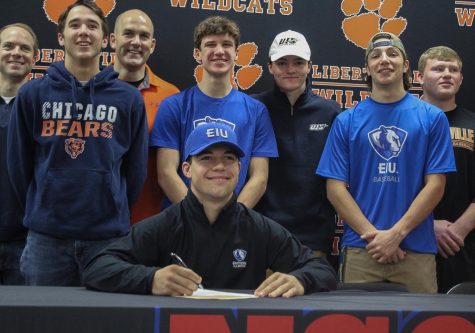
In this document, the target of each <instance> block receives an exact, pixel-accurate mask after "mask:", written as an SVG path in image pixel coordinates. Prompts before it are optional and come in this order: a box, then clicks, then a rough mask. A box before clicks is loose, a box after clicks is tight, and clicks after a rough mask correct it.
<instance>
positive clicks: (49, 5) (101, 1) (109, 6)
mask: <svg viewBox="0 0 475 333" xmlns="http://www.w3.org/2000/svg"><path fill="white" fill-rule="evenodd" d="M75 2H76V0H44V2H43V10H44V11H45V14H46V17H47V18H48V20H50V21H51V22H54V23H56V24H58V19H59V15H61V13H62V12H63V11H64V10H65V9H66V8H68V6H69V5H72V4H73V3H75ZM95 3H96V5H97V6H98V7H99V8H101V9H102V11H103V12H104V16H106V17H107V16H108V15H109V14H110V13H111V12H112V11H113V10H114V8H115V4H116V2H115V0H96V1H95Z"/></svg>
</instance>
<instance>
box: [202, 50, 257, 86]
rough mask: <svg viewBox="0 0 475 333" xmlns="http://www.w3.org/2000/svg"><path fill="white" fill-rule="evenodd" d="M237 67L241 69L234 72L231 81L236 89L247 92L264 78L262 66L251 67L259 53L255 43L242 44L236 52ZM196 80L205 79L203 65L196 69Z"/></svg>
mask: <svg viewBox="0 0 475 333" xmlns="http://www.w3.org/2000/svg"><path fill="white" fill-rule="evenodd" d="M236 52H237V57H236V64H235V65H236V66H237V67H239V69H238V70H237V71H236V72H234V71H233V72H232V73H231V75H230V77H229V80H230V81H231V84H232V85H233V88H235V89H242V90H247V89H249V88H250V87H252V86H253V85H254V84H255V83H256V82H257V80H259V79H260V78H261V76H262V66H260V65H251V63H252V61H253V60H254V58H255V57H256V55H257V53H258V48H257V45H256V44H255V43H243V44H240V45H239V46H238V48H237V50H236ZM194 76H195V80H196V82H201V79H202V78H203V65H198V66H196V67H195V74H194Z"/></svg>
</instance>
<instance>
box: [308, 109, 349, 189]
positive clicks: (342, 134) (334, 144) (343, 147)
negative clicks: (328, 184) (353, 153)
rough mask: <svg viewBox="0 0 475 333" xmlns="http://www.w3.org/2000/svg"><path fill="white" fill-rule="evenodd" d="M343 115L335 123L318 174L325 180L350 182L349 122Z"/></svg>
mask: <svg viewBox="0 0 475 333" xmlns="http://www.w3.org/2000/svg"><path fill="white" fill-rule="evenodd" d="M342 116H346V114H341V115H339V116H338V117H336V119H335V121H334V122H333V125H332V128H331V130H330V134H329V135H328V138H327V141H326V143H325V148H324V149H323V154H322V157H321V158H320V162H319V164H318V167H317V170H316V173H317V174H319V175H320V176H323V177H325V178H333V179H338V180H342V181H345V182H348V181H349V175H350V154H349V142H348V135H349V132H348V121H346V122H345V121H344V118H343V117H342Z"/></svg>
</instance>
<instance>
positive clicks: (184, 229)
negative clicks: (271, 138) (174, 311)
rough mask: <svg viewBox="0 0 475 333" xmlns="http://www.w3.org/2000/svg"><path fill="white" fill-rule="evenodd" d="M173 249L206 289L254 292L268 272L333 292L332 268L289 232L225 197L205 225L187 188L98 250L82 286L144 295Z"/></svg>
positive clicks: (199, 207) (307, 289) (310, 289)
mask: <svg viewBox="0 0 475 333" xmlns="http://www.w3.org/2000/svg"><path fill="white" fill-rule="evenodd" d="M170 252H175V253H177V254H178V255H179V256H180V257H181V258H182V259H183V261H184V262H185V263H186V264H187V265H188V267H189V268H190V269H192V270H193V271H194V272H196V273H197V274H199V275H200V276H201V277H202V278H203V282H202V284H203V286H204V287H205V288H216V289H255V288H257V287H258V286H259V284H260V283H261V282H262V281H264V279H265V275H266V269H267V268H271V269H272V270H273V271H278V272H284V273H290V274H292V275H294V276H296V277H297V278H298V279H299V280H300V281H301V282H302V284H303V286H304V288H305V292H306V293H310V292H316V291H324V290H330V289H334V288H335V287H336V278H335V272H334V271H333V269H332V268H331V267H330V266H329V265H328V263H327V262H326V261H325V260H323V259H320V258H316V257H314V256H313V255H312V253H311V251H310V249H308V248H307V247H304V246H302V245H301V243H300V242H299V241H298V240H296V239H295V238H294V237H293V236H292V235H290V233H289V232H288V231H287V230H285V229H284V228H282V227H281V226H280V225H278V224H277V223H275V222H273V221H271V220H270V219H268V218H266V217H264V216H263V215H261V214H259V213H257V212H255V211H253V210H252V209H248V208H246V207H245V206H244V205H242V204H239V203H237V202H236V198H233V199H232V200H231V202H230V203H229V204H228V205H227V206H226V207H225V208H224V209H223V210H222V211H221V213H220V215H219V216H218V219H217V220H216V222H215V223H214V224H213V225H211V224H210V223H209V222H208V219H207V218H206V215H205V213H204V211H203V206H202V205H201V204H200V203H199V202H198V200H197V198H196V197H195V196H194V195H193V193H192V192H191V191H189V192H188V195H187V196H186V198H185V199H184V200H183V201H182V202H180V203H178V204H175V205H173V206H171V207H169V208H168V209H166V210H165V211H163V212H162V213H160V214H158V215H155V216H153V217H150V218H148V219H147V220H145V221H142V222H140V223H138V224H136V225H134V227H133V228H132V230H131V232H130V234H129V235H128V236H125V237H124V238H122V239H121V240H119V241H117V242H115V243H113V244H112V245H110V246H109V247H108V248H106V249H105V250H104V251H103V252H101V253H100V254H98V255H97V256H96V257H95V258H94V259H93V260H92V261H91V262H90V263H89V264H88V265H87V267H86V269H85V272H84V276H83V278H84V282H85V285H86V286H87V287H88V288H92V289H98V290H104V291H114V292H127V293H139V294H149V293H151V289H152V281H153V276H154V273H155V271H156V270H157V269H159V268H161V267H164V266H167V265H170V264H172V263H173V261H172V258H171V257H170Z"/></svg>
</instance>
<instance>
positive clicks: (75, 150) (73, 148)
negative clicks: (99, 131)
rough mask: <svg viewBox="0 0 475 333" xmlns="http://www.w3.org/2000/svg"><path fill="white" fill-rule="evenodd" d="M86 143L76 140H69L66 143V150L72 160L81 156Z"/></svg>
mask: <svg viewBox="0 0 475 333" xmlns="http://www.w3.org/2000/svg"><path fill="white" fill-rule="evenodd" d="M85 145H86V141H84V140H81V139H76V138H69V139H66V140H65V141H64V150H66V153H68V155H69V156H71V158H72V159H76V158H77V157H78V156H79V155H80V154H82V153H83V152H84V146H85Z"/></svg>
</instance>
